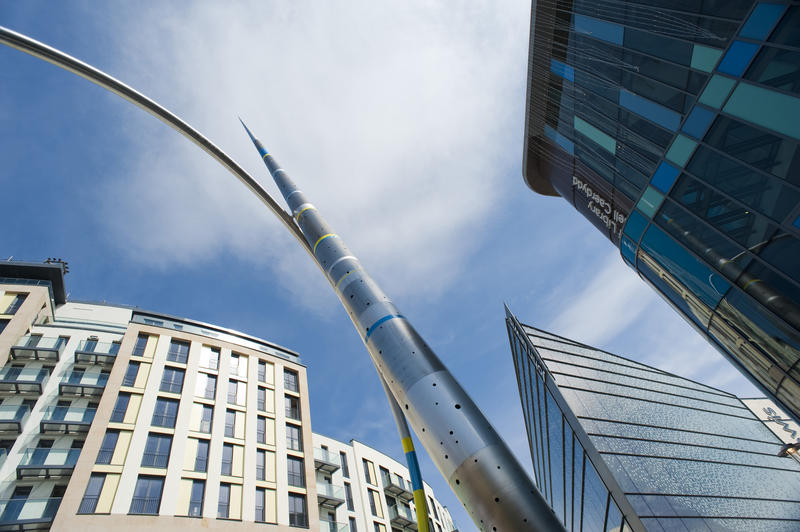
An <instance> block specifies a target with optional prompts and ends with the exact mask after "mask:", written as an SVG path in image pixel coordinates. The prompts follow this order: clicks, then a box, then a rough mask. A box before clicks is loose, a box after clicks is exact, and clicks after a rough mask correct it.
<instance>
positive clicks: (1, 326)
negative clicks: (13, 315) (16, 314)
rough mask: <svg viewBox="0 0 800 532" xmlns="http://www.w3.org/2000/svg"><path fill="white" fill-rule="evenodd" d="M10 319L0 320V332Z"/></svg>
mask: <svg viewBox="0 0 800 532" xmlns="http://www.w3.org/2000/svg"><path fill="white" fill-rule="evenodd" d="M10 321H11V320H0V333H2V332H3V331H5V330H6V325H8V323H9V322H10Z"/></svg>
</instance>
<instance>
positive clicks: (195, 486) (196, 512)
mask: <svg viewBox="0 0 800 532" xmlns="http://www.w3.org/2000/svg"><path fill="white" fill-rule="evenodd" d="M205 492H206V482H205V481H204V480H192V494H191V496H190V497H189V517H202V515H203V496H204V495H205Z"/></svg>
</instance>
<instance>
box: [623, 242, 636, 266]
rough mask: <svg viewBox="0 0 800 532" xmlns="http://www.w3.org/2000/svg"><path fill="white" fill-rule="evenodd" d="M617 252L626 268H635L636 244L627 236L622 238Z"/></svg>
mask: <svg viewBox="0 0 800 532" xmlns="http://www.w3.org/2000/svg"><path fill="white" fill-rule="evenodd" d="M619 250H620V252H621V253H622V258H623V259H625V262H626V263H628V266H630V267H632V268H636V244H635V243H634V242H633V241H632V240H631V239H630V238H628V237H627V236H623V237H622V242H621V243H620V246H619Z"/></svg>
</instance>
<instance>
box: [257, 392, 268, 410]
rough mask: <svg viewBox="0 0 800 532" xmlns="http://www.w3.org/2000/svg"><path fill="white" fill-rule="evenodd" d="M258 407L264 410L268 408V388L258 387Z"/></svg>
mask: <svg viewBox="0 0 800 532" xmlns="http://www.w3.org/2000/svg"><path fill="white" fill-rule="evenodd" d="M258 409H259V410H261V411H262V412H266V410H267V389H266V388H262V387H261V386H259V387H258Z"/></svg>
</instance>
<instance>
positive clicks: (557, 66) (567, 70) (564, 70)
mask: <svg viewBox="0 0 800 532" xmlns="http://www.w3.org/2000/svg"><path fill="white" fill-rule="evenodd" d="M550 71H551V72H553V73H554V74H558V75H559V76H561V77H562V78H564V79H568V80H570V81H575V69H573V68H572V67H571V66H569V65H567V64H565V63H562V62H561V61H557V60H556V59H551V60H550Z"/></svg>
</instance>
